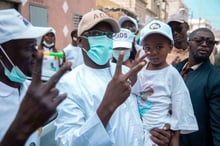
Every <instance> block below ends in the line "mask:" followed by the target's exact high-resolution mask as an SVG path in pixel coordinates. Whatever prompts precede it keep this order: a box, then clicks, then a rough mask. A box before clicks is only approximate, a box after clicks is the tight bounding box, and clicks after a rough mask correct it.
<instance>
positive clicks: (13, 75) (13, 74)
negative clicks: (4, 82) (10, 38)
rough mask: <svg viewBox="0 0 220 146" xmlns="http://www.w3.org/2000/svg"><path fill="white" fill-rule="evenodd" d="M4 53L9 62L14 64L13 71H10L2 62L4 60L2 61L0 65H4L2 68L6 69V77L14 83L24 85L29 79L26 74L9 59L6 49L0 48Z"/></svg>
mask: <svg viewBox="0 0 220 146" xmlns="http://www.w3.org/2000/svg"><path fill="white" fill-rule="evenodd" d="M0 48H1V50H2V52H3V53H4V54H5V56H6V57H7V59H8V60H9V62H10V63H11V64H12V66H13V67H12V70H11V71H9V70H8V69H7V67H6V66H5V64H4V63H3V62H2V60H0V63H1V64H2V66H3V67H4V73H5V76H6V77H7V78H8V79H9V80H10V81H12V82H16V83H23V82H24V81H25V80H26V79H27V77H26V75H24V73H23V72H22V71H21V70H20V69H19V68H18V67H17V66H15V65H14V64H13V63H12V61H11V59H10V58H9V57H8V55H7V54H6V52H5V51H4V49H3V48H2V47H1V46H0Z"/></svg>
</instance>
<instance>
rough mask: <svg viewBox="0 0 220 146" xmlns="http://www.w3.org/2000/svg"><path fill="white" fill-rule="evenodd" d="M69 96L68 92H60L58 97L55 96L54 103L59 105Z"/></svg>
mask: <svg viewBox="0 0 220 146" xmlns="http://www.w3.org/2000/svg"><path fill="white" fill-rule="evenodd" d="M66 97H67V94H66V93H63V94H60V95H59V96H57V97H56V98H53V104H54V106H57V105H59V104H60V103H61V102H62V101H63V100H64V99H65V98H66Z"/></svg>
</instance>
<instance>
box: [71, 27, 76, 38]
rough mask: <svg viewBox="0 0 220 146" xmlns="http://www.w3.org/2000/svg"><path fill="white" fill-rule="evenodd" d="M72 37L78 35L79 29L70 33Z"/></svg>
mask: <svg viewBox="0 0 220 146" xmlns="http://www.w3.org/2000/svg"><path fill="white" fill-rule="evenodd" d="M70 36H71V38H74V37H77V29H74V30H73V31H72V32H71V34H70Z"/></svg>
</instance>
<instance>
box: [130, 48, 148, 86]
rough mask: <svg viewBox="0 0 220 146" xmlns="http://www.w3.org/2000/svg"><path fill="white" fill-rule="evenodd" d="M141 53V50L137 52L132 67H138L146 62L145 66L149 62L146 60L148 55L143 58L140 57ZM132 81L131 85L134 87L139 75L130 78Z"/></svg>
mask: <svg viewBox="0 0 220 146" xmlns="http://www.w3.org/2000/svg"><path fill="white" fill-rule="evenodd" d="M140 52H141V49H139V50H138V51H137V54H136V55H135V59H134V62H133V63H132V67H134V66H136V65H138V64H139V63H141V62H145V64H146V63H147V61H146V60H145V58H146V56H147V54H144V55H143V56H141V57H140ZM130 80H131V85H132V86H133V85H134V84H135V83H136V81H137V74H134V75H132V76H130Z"/></svg>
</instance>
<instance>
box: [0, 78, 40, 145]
mask: <svg viewBox="0 0 220 146" xmlns="http://www.w3.org/2000/svg"><path fill="white" fill-rule="evenodd" d="M29 84H30V82H29V81H25V82H24V83H23V84H22V86H21V88H20V91H19V90H18V89H17V88H13V87H10V86H8V85H6V84H4V83H3V82H0V89H1V90H0V107H1V108H0V140H1V139H2V138H3V136H4V135H5V133H6V131H7V130H8V128H9V126H10V125H11V123H12V121H13V120H14V118H15V116H16V114H17V112H18V109H19V106H20V103H21V101H22V99H23V97H24V95H25V93H26V91H27V88H28V86H29ZM32 142H34V143H35V144H36V146H38V145H39V136H38V135H37V132H35V133H33V134H32V135H31V137H29V139H28V141H27V142H26V144H25V146H29V144H30V143H32Z"/></svg>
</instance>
